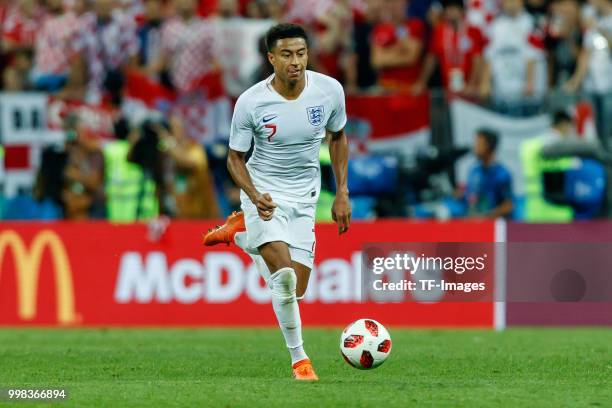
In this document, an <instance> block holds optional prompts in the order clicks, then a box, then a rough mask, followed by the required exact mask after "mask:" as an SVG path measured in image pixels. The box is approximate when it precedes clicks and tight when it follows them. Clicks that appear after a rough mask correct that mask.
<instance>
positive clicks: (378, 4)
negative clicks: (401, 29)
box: [345, 0, 384, 92]
mask: <svg viewBox="0 0 612 408" xmlns="http://www.w3.org/2000/svg"><path fill="white" fill-rule="evenodd" d="M383 1H384V0H367V1H366V3H365V4H366V6H365V9H364V13H363V16H362V18H360V19H357V20H356V21H355V26H354V27H353V34H352V37H353V38H352V53H351V55H350V57H349V63H348V64H347V68H346V70H345V80H346V83H345V85H346V89H347V92H355V91H356V90H357V89H358V88H359V89H367V88H370V87H372V86H375V85H376V82H377V76H376V70H374V68H373V67H372V64H371V58H372V57H371V55H372V54H371V51H372V49H371V42H370V38H371V35H372V31H373V30H374V27H375V26H376V25H377V24H378V23H379V22H380V20H381V18H382V11H383Z"/></svg>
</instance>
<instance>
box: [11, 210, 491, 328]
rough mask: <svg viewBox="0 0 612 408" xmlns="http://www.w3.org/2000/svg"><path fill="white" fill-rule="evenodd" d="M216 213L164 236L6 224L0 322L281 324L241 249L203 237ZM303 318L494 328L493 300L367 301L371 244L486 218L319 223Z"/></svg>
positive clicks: (462, 230)
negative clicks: (340, 227)
mask: <svg viewBox="0 0 612 408" xmlns="http://www.w3.org/2000/svg"><path fill="white" fill-rule="evenodd" d="M212 225H213V223H211V222H173V223H172V224H171V225H170V227H169V228H168V230H167V232H166V234H164V236H163V237H162V239H161V240H160V241H158V242H151V241H150V240H149V239H148V238H147V227H146V225H138V224H134V225H113V224H108V223H103V222H78V223H69V222H60V223H6V222H5V223H3V224H2V226H1V227H0V325H74V326H138V325H145V326H146V325H153V326H160V325H179V326H198V325H204V326H206V325H209V326H210V325H214V326H225V325H227V326H241V325H252V326H257V325H266V326H270V325H275V324H276V321H275V317H274V314H273V311H272V308H271V306H270V301H269V296H270V295H269V290H268V289H267V287H265V286H264V284H263V280H261V279H260V277H259V274H258V273H257V271H256V269H255V267H254V266H253V265H252V264H251V261H250V258H249V257H248V256H247V255H245V254H244V253H243V252H242V251H241V250H240V249H239V248H237V247H234V246H229V247H221V246H219V247H213V248H212V249H205V248H204V247H202V246H201V244H200V242H201V234H202V232H203V231H206V230H207V229H208V228H210V227H211V226H212ZM316 232H317V252H316V259H315V270H314V271H313V276H312V277H311V282H310V287H309V291H308V293H307V296H306V299H305V300H304V302H303V303H302V304H301V313H302V320H303V322H304V324H306V325H345V324H347V323H349V322H351V321H352V320H355V319H357V318H361V317H370V318H374V319H377V320H379V321H382V322H384V323H385V324H387V325H403V326H424V327H454V326H463V327H492V325H493V304H492V303H491V302H475V303H467V302H466V303H444V302H439V303H416V302H405V303H374V302H368V303H361V302H360V300H359V293H358V291H357V290H356V288H357V287H358V284H359V268H360V262H361V260H360V250H361V247H362V245H363V244H364V243H366V242H445V241H446V242H453V241H454V242H492V241H493V239H494V224H493V223H491V222H485V221H483V222H467V221H466V222H448V223H435V222H408V221H378V222H373V223H355V224H353V225H352V226H351V230H350V231H349V232H348V233H347V234H346V235H343V236H341V237H339V236H338V235H337V229H336V227H335V225H318V226H317V231H316Z"/></svg>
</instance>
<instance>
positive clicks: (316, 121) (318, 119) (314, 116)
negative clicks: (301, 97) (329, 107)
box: [306, 105, 324, 126]
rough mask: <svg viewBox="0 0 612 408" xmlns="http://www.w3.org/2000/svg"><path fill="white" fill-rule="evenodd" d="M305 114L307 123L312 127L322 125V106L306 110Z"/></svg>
mask: <svg viewBox="0 0 612 408" xmlns="http://www.w3.org/2000/svg"><path fill="white" fill-rule="evenodd" d="M306 112H307V113H308V121H309V122H310V124H311V125H312V126H319V125H320V124H321V123H323V116H324V111H323V105H319V106H311V107H309V108H306Z"/></svg>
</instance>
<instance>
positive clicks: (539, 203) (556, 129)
mask: <svg viewBox="0 0 612 408" xmlns="http://www.w3.org/2000/svg"><path fill="white" fill-rule="evenodd" d="M552 122H553V123H552V127H551V129H550V130H549V131H548V132H547V133H546V134H544V135H541V136H538V137H533V138H530V139H527V140H525V141H523V142H522V143H521V147H520V157H521V164H522V167H523V174H524V176H525V221H527V222H569V221H571V220H572V219H573V217H574V210H573V209H572V208H571V207H570V206H568V205H560V201H562V200H555V201H557V202H555V201H552V200H550V191H551V190H557V191H555V192H556V193H558V190H562V188H560V187H559V184H562V182H561V183H558V182H555V183H554V184H555V186H551V183H550V182H548V183H546V181H545V177H546V173H547V172H548V173H549V174H550V173H551V170H552V172H554V173H556V174H557V175H560V174H561V173H563V172H565V171H567V170H570V169H571V168H572V167H574V164H573V163H574V161H573V160H572V159H571V158H568V157H557V158H554V159H545V158H544V157H543V154H542V153H543V150H544V149H545V148H546V147H547V146H548V147H550V146H554V145H555V144H558V143H562V142H564V141H567V140H568V139H570V138H571V139H574V124H573V122H572V118H571V117H570V116H569V115H568V114H567V113H566V112H563V111H559V112H555V114H554V116H553V120H552ZM549 179H550V177H549ZM547 184H548V185H547ZM547 187H548V188H547ZM557 195H559V194H557Z"/></svg>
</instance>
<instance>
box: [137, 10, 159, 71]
mask: <svg viewBox="0 0 612 408" xmlns="http://www.w3.org/2000/svg"><path fill="white" fill-rule="evenodd" d="M163 6H164V2H163V0H145V1H144V10H143V14H142V22H141V24H140V26H139V27H138V31H137V36H138V43H139V47H138V66H139V67H140V68H141V69H142V70H144V71H146V72H149V73H151V74H152V75H153V74H157V72H155V63H156V62H157V61H158V60H159V56H160V53H161V33H162V24H163V17H164V16H163V10H164V9H163Z"/></svg>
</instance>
